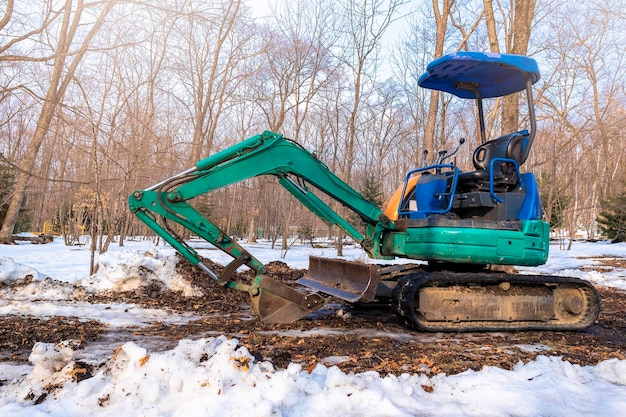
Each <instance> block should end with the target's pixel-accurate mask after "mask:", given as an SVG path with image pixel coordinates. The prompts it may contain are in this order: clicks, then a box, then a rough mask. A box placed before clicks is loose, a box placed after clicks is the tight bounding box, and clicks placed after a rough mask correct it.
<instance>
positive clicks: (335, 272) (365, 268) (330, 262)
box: [297, 256, 380, 303]
mask: <svg viewBox="0 0 626 417" xmlns="http://www.w3.org/2000/svg"><path fill="white" fill-rule="evenodd" d="M379 281H380V267H379V266H377V265H372V264H366V263H360V262H349V261H344V260H341V259H329V258H319V257H316V256H311V257H310V258H309V271H308V273H307V274H306V275H305V276H304V277H302V278H300V279H299V280H298V281H297V282H298V284H301V285H304V286H306V287H309V288H311V289H313V290H315V291H320V292H323V293H325V294H329V295H332V296H334V297H337V298H340V299H342V300H346V301H349V302H351V303H354V302H356V301H362V302H368V301H373V300H374V298H375V297H376V291H377V289H378V282H379Z"/></svg>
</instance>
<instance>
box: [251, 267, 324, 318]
mask: <svg viewBox="0 0 626 417" xmlns="http://www.w3.org/2000/svg"><path fill="white" fill-rule="evenodd" d="M325 302H326V301H325V300H324V298H322V297H321V296H320V295H319V294H306V293H303V292H300V291H298V290H296V289H293V288H291V287H289V286H287V285H285V284H283V283H282V282H279V281H276V280H274V279H272V278H270V277H268V276H263V277H261V281H260V285H259V292H258V294H255V295H252V308H253V309H254V311H255V313H256V314H257V315H258V316H259V317H260V318H261V320H262V321H263V322H264V323H268V324H276V323H291V322H292V321H296V320H298V319H300V318H302V317H304V316H306V315H308V314H309V313H312V312H313V311H315V310H317V309H319V308H320V307H322V306H323V305H324V304H325Z"/></svg>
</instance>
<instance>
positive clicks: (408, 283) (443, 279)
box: [392, 271, 600, 332]
mask: <svg viewBox="0 0 626 417" xmlns="http://www.w3.org/2000/svg"><path fill="white" fill-rule="evenodd" d="M501 282H510V283H511V285H522V286H529V287H537V286H541V287H543V286H544V285H546V284H553V285H560V284H573V285H575V286H577V287H578V288H579V289H580V290H582V291H583V293H584V296H585V298H586V303H585V305H586V306H587V309H586V311H584V312H583V313H581V315H580V320H579V321H578V322H576V323H565V324H562V323H554V322H553V321H547V322H542V321H512V322H508V321H492V322H490V321H465V322H452V321H450V322H443V321H433V322H429V321H427V320H425V319H423V318H421V315H419V314H418V313H417V312H416V309H415V307H416V306H415V299H416V294H417V292H418V290H419V289H420V288H424V287H449V286H455V285H461V286H466V285H469V284H472V285H497V284H499V283H501ZM392 306H393V308H394V310H395V311H396V313H397V314H398V316H399V317H400V318H401V319H402V320H403V321H404V322H405V323H406V325H407V326H408V327H410V328H413V329H416V330H425V331H431V332H432V331H434V332H451V331H480V332H483V331H518V330H547V331H578V330H584V329H586V328H587V327H589V326H591V325H592V324H594V323H595V321H596V319H597V318H598V314H599V312H600V298H599V296H598V293H597V291H596V289H595V288H594V287H593V286H592V285H591V284H590V283H589V282H587V281H584V280H581V279H578V278H570V277H557V276H549V275H509V274H504V273H495V272H493V273H491V272H487V273H459V272H442V271H436V272H421V273H415V274H408V275H405V276H403V277H400V278H399V279H398V284H397V285H396V286H395V288H394V290H393V300H392Z"/></svg>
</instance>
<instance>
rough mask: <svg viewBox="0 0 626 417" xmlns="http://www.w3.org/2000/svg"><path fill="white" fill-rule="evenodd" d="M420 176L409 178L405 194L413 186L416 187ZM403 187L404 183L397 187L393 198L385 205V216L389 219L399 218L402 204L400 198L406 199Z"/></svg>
mask: <svg viewBox="0 0 626 417" xmlns="http://www.w3.org/2000/svg"><path fill="white" fill-rule="evenodd" d="M418 178H419V177H418V176H415V177H412V178H409V182H408V184H407V185H406V191H405V193H404V196H406V195H407V194H409V193H410V192H411V191H412V190H413V188H415V184H416V183H417V180H418ZM403 188H404V184H402V185H401V186H399V187H398V188H396V191H394V192H393V194H392V195H391V198H389V201H388V202H387V206H386V207H385V216H387V217H388V218H389V220H398V206H399V205H400V200H401V199H404V196H402V189H403Z"/></svg>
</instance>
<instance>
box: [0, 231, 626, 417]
mask: <svg viewBox="0 0 626 417" xmlns="http://www.w3.org/2000/svg"><path fill="white" fill-rule="evenodd" d="M192 244H194V245H195V246H197V247H199V252H200V254H201V255H203V256H206V257H208V258H211V259H213V260H214V261H216V262H219V263H222V264H224V263H226V262H227V261H228V258H227V256H226V255H223V254H222V253H221V252H219V251H217V250H212V249H211V248H210V247H208V245H205V246H204V247H203V246H202V245H199V244H198V243H192ZM245 246H246V247H247V248H248V249H249V250H250V251H251V252H252V253H253V254H254V255H256V256H257V257H258V258H259V259H260V260H261V261H262V262H269V261H272V260H282V261H284V262H286V263H287V264H289V266H291V267H294V268H306V267H307V265H308V256H309V255H317V256H329V257H332V256H334V254H335V252H334V250H333V249H330V248H329V249H313V248H311V247H310V246H302V245H298V244H296V245H294V246H293V247H292V248H291V249H290V250H289V251H288V252H287V254H286V257H285V258H284V259H280V250H278V249H274V250H272V249H271V248H270V246H269V244H268V243H266V242H261V243H258V244H251V245H245ZM344 254H345V258H348V259H359V260H366V256H365V254H364V253H363V252H362V251H361V250H360V249H357V248H347V249H346V250H345V252H344ZM173 255H174V251H173V250H172V249H171V248H169V247H163V246H162V245H161V246H157V247H154V246H153V245H152V244H150V243H149V242H147V241H129V242H126V246H125V247H123V248H120V247H118V246H111V248H110V250H109V252H107V253H106V254H104V255H101V256H100V259H99V264H100V268H99V271H98V273H97V274H95V275H93V276H91V277H90V276H89V272H88V271H89V250H88V249H87V247H85V246H82V247H66V246H64V245H63V243H62V241H60V240H55V241H54V242H53V243H50V244H46V245H31V244H20V245H16V246H2V245H0V315H17V314H21V315H27V316H33V317H50V316H55V315H61V316H77V317H81V318H82V319H91V320H99V321H102V322H104V323H106V324H107V325H108V326H109V328H110V329H115V328H118V329H123V328H124V327H128V326H141V325H142V324H143V323H145V324H147V323H150V322H154V321H162V322H168V323H184V322H186V321H189V320H192V319H197V318H198V316H193V315H192V314H178V315H177V314H172V313H171V312H165V311H162V310H157V309H152V310H149V309H142V308H139V307H135V306H129V305H125V304H109V305H103V304H97V305H95V304H94V305H92V304H89V303H88V302H86V301H84V297H81V296H80V294H77V292H78V293H80V292H82V291H84V292H87V293H89V292H92V291H98V290H113V291H115V290H122V289H129V288H133V287H134V286H137V285H138V284H139V282H141V280H142V279H147V278H150V279H157V280H161V281H163V282H164V283H165V285H167V286H168V287H170V288H172V289H176V290H180V291H183V292H185V293H186V294H193V293H194V291H195V289H194V288H192V287H191V286H189V284H187V283H186V282H184V280H182V279H181V278H180V277H179V276H178V275H177V274H176V272H175V269H174V267H175V257H174V256H173ZM600 257H604V258H606V257H609V258H611V257H615V258H619V259H626V244H623V243H620V244H610V243H608V242H598V243H583V242H575V243H574V245H573V248H572V250H571V251H564V250H561V249H559V247H558V246H553V247H552V248H551V255H550V258H549V261H548V263H547V264H546V265H544V266H542V267H540V268H533V269H530V268H527V269H522V273H523V272H530V271H533V272H541V273H549V274H558V275H568V276H576V277H579V278H583V279H588V280H590V281H591V282H593V283H594V285H596V286H606V287H614V288H617V289H621V290H626V273H625V271H624V270H623V269H619V268H616V269H610V268H595V269H593V268H589V267H590V266H593V265H594V264H595V263H597V262H598V261H597V258H600ZM594 258H596V260H594ZM28 276H30V277H31V278H26V279H32V281H33V282H31V283H30V284H28V285H19V286H14V285H13V286H12V285H10V284H11V283H12V282H15V281H18V280H23V279H25V277H28ZM46 277H49V278H46ZM81 300H83V301H81ZM79 359H80V360H81V361H88V362H91V363H92V364H96V365H97V368H96V369H95V370H94V371H93V376H92V377H91V378H87V379H83V380H81V381H80V382H75V381H76V373H77V372H80V366H78V365H77V364H78V360H79ZM79 380H80V378H79ZM51 387H55V388H54V389H51ZM23 415H28V416H40V415H41V416H43V415H46V416H49V415H52V416H64V417H65V416H85V415H94V416H109V415H110V416H113V415H115V416H119V415H123V416H130V415H133V416H196V415H198V416H200V415H201V416H242V415H247V416H323V415H337V416H568V417H572V416H610V417H616V416H626V361H624V360H618V359H611V360H607V361H604V362H601V363H599V364H598V365H596V366H578V365H573V364H571V363H569V362H566V361H563V360H562V359H561V358H559V357H554V356H550V357H548V356H538V357H537V359H536V360H535V361H532V362H530V363H527V364H522V363H520V364H519V365H518V366H517V367H515V369H513V370H511V371H509V370H503V369H500V368H495V367H486V368H484V369H482V370H481V371H478V372H476V371H466V372H463V373H461V374H457V375H449V376H448V375H444V374H438V375H434V376H430V377H429V376H426V375H410V374H403V375H400V376H393V375H389V376H385V377H382V376H380V375H378V374H377V373H375V372H366V373H361V374H346V373H344V372H342V371H341V370H339V368H337V367H333V366H324V365H321V364H319V365H317V367H316V368H315V369H314V370H313V371H312V372H310V373H309V372H307V371H306V370H304V369H302V368H301V366H300V365H297V364H291V365H290V366H289V367H288V368H287V369H285V370H276V369H274V367H273V365H272V363H270V362H261V361H257V360H255V359H254V357H253V356H252V355H251V354H250V353H249V352H248V351H247V349H246V348H245V347H241V346H240V345H239V343H238V342H237V340H235V339H229V338H226V337H224V336H216V337H212V338H204V339H200V340H193V341H192V340H181V341H179V343H178V345H177V346H175V347H174V348H172V349H167V350H162V349H151V348H150V346H143V345H139V344H137V343H136V342H126V343H122V344H121V345H120V344H119V343H118V344H117V345H116V346H111V347H110V349H103V348H102V345H100V348H99V349H97V350H96V349H94V351H92V352H83V351H80V350H78V351H77V350H74V349H73V348H72V342H71V341H67V342H64V343H61V344H58V345H53V344H48V343H41V342H40V343H37V344H36V345H35V346H33V349H32V353H31V355H30V358H29V364H18V363H11V362H0V416H3V417H8V416H23Z"/></svg>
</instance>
